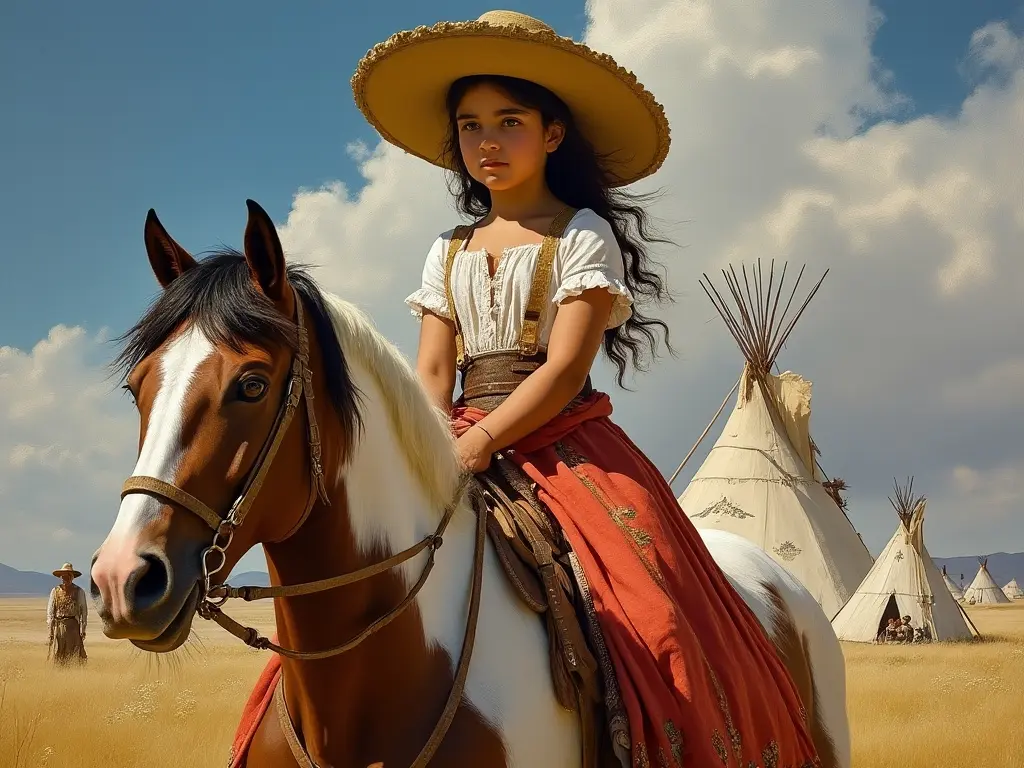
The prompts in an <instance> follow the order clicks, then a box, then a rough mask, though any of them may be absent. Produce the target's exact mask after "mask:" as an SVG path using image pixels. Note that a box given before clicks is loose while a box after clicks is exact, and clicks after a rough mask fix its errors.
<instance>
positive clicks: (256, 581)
mask: <svg viewBox="0 0 1024 768" xmlns="http://www.w3.org/2000/svg"><path fill="white" fill-rule="evenodd" d="M228 581H229V582H230V583H231V584H232V585H234V586H236V587H269V586H270V574H269V573H264V572H263V571H246V572H245V573H232V574H231V575H230V576H229V577H228ZM1007 581H1009V579H1007Z"/></svg>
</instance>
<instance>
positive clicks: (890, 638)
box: [883, 619, 900, 643]
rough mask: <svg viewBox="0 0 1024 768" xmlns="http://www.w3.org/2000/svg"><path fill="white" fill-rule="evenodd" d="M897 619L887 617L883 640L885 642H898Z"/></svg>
mask: <svg viewBox="0 0 1024 768" xmlns="http://www.w3.org/2000/svg"><path fill="white" fill-rule="evenodd" d="M899 626H900V625H899V620H898V619H889V623H888V624H887V625H886V627H885V640H884V641H883V642H886V643H898V642H899Z"/></svg>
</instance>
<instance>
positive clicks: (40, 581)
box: [0, 552, 1024, 596]
mask: <svg viewBox="0 0 1024 768" xmlns="http://www.w3.org/2000/svg"><path fill="white" fill-rule="evenodd" d="M932 559H933V560H934V561H935V565H937V566H938V567H939V568H941V567H942V566H943V565H945V566H946V571H947V572H948V573H949V575H950V577H951V578H952V579H953V581H956V582H959V581H960V574H961V573H962V574H963V575H964V579H963V580H964V586H967V585H968V584H970V583H971V581H972V580H973V579H974V575H975V574H976V573H977V572H978V558H977V556H975V555H964V556H963V557H933V558H932ZM988 570H989V572H990V573H991V574H992V578H993V579H995V580H996V584H998V585H999V586H1000V587H1001V586H1003V585H1004V584H1006V583H1007V582H1008V581H1009V580H1010V579H1017V581H1018V582H1020V583H1022V584H1024V552H1015V553H1006V552H997V553H995V554H994V555H989V556H988ZM88 581H89V580H88V577H87V576H85V575H83V576H82V578H80V579H79V580H78V582H77V583H79V584H81V585H82V586H83V587H84V586H86V584H88ZM228 581H230V582H231V583H232V584H234V585H235V586H252V587H267V586H270V576H269V574H267V573H266V572H265V571H245V572H244V573H232V574H231V576H230V577H229V578H228ZM56 583H57V582H56V579H54V577H53V575H52V574H49V573H36V572H35V571H16V570H15V569H14V568H10V567H8V566H6V565H4V564H3V563H0V595H7V596H14V595H48V594H50V588H51V587H52V586H53V585H54V584H56Z"/></svg>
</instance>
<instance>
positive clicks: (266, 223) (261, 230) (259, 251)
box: [244, 200, 288, 302]
mask: <svg viewBox="0 0 1024 768" xmlns="http://www.w3.org/2000/svg"><path fill="white" fill-rule="evenodd" d="M245 205H246V206H247V207H248V208H249V221H248V222H247V223H246V225H245V245H244V249H245V260H246V261H247V262H248V264H249V271H250V272H251V273H252V276H253V279H254V280H255V281H256V284H257V285H258V286H259V287H260V290H261V291H263V293H264V294H265V295H266V297H267V298H268V299H270V300H271V301H274V302H278V301H281V300H282V299H284V297H285V296H286V295H287V294H286V289H287V287H288V274H287V272H286V271H285V264H284V248H282V247H281V239H280V238H279V237H278V236H277V228H276V227H275V226H274V222H273V221H271V219H270V216H269V215H268V214H267V212H266V211H265V210H263V208H262V207H260V204H259V203H257V202H256V201H255V200H246V201H245Z"/></svg>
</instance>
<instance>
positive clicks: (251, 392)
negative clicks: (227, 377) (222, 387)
mask: <svg viewBox="0 0 1024 768" xmlns="http://www.w3.org/2000/svg"><path fill="white" fill-rule="evenodd" d="M268 386H269V385H268V384H267V382H265V381H264V380H263V379H260V378H256V377H255V376H251V377H249V378H248V379H243V380H242V381H240V382H238V397H239V399H241V400H245V401H246V402H249V403H254V402H256V401H257V400H259V399H260V398H261V397H263V395H265V394H266V393H267V388H268Z"/></svg>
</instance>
